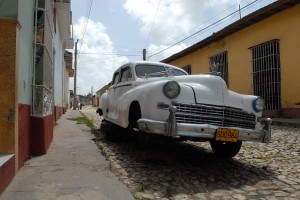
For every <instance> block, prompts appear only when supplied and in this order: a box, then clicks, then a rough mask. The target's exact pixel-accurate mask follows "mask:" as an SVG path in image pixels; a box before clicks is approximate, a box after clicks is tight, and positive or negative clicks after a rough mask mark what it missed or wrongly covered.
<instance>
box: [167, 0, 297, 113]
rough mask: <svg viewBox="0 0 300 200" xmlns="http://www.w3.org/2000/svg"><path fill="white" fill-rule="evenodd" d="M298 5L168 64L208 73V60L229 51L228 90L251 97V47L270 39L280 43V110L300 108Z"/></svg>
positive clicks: (195, 71)
mask: <svg viewBox="0 0 300 200" xmlns="http://www.w3.org/2000/svg"><path fill="white" fill-rule="evenodd" d="M299 32H300V5H297V6H295V7H292V8H290V9H287V10H285V11H283V12H281V13H277V14H275V15H273V16H271V17H269V18H267V19H265V20H263V21H261V22H258V23H256V24H254V25H252V26H250V27H247V28H245V29H243V30H241V31H238V32H236V33H234V34H232V35H230V36H227V37H226V38H224V39H222V40H220V41H218V42H215V43H213V44H211V45H209V46H206V47H204V48H202V49H199V50H197V51H195V52H193V53H191V54H189V55H187V56H184V57H182V58H179V59H177V60H175V61H172V62H171V64H173V65H176V66H179V67H184V66H186V65H191V66H192V74H198V73H203V72H208V71H209V60H208V59H209V57H210V56H213V55H215V54H217V53H220V52H223V51H228V71H229V74H228V77H229V87H230V89H231V90H233V91H236V92H240V93H245V94H253V86H252V85H253V83H252V65H251V62H250V60H251V54H250V53H251V51H250V50H249V48H250V47H252V46H255V45H258V44H261V43H264V42H267V41H270V40H273V39H279V41H280V65H281V96H282V98H281V102H282V108H300V106H299V105H296V103H298V102H300V81H299V74H300V56H299V55H300V48H299V46H300V37H299Z"/></svg>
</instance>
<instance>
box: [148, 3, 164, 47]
mask: <svg viewBox="0 0 300 200" xmlns="http://www.w3.org/2000/svg"><path fill="white" fill-rule="evenodd" d="M160 2H161V0H159V1H158V4H157V7H156V11H155V15H154V19H153V22H152V25H151V28H150V30H149V32H148V36H147V40H148V41H149V38H150V34H151V33H152V29H153V25H154V23H155V20H156V16H157V12H158V9H159V5H160Z"/></svg>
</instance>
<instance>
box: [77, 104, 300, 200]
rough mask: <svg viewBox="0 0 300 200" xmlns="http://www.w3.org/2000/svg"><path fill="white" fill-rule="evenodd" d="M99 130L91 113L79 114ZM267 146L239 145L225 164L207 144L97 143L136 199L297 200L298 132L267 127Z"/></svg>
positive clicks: (103, 139)
mask: <svg viewBox="0 0 300 200" xmlns="http://www.w3.org/2000/svg"><path fill="white" fill-rule="evenodd" d="M82 112H83V113H85V114H87V115H88V116H89V117H90V118H92V119H93V121H94V122H95V124H96V125H97V126H98V125H99V122H100V118H99V116H97V115H95V112H94V110H92V109H91V110H83V111H82ZM272 129H273V137H272V141H271V143H269V144H260V143H250V142H244V143H243V145H242V149H241V151H240V153H239V154H238V155H237V156H236V157H234V158H233V159H230V160H222V159H219V158H217V157H215V156H214V154H213V153H212V151H211V149H210V145H209V143H207V142H206V143H200V142H180V143H179V142H178V143H177V142H175V143H167V144H164V145H162V144H157V143H156V145H155V146H156V147H155V148H149V149H146V150H144V149H141V148H140V147H139V146H138V145H137V144H136V143H134V142H132V141H131V140H125V141H119V142H111V141H109V140H107V137H106V133H102V132H99V133H98V136H97V139H96V144H97V145H98V147H99V148H100V149H101V150H102V153H103V154H104V155H105V156H106V157H107V159H108V160H109V161H110V166H111V170H112V171H113V172H114V173H115V174H116V175H117V176H118V177H119V179H120V181H122V182H123V183H125V184H126V185H127V187H128V188H129V189H130V191H131V192H132V194H133V195H134V196H135V197H136V199H162V200H167V199H170V200H182V199H186V200H188V199H192V200H197V199H211V200H212V199H224V200H225V199H238V200H243V199H267V200H272V199H295V200H297V199H299V198H300V156H299V154H300V145H299V142H300V128H296V127H294V128H293V127H288V126H277V125H272Z"/></svg>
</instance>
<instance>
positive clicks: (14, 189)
mask: <svg viewBox="0 0 300 200" xmlns="http://www.w3.org/2000/svg"><path fill="white" fill-rule="evenodd" d="M79 116H81V114H80V112H79V111H78V110H68V111H67V113H66V114H65V115H63V116H61V118H60V119H59V120H58V121H57V124H56V125H55V127H54V139H53V141H52V144H51V146H50V148H49V150H48V153H47V154H46V155H44V156H40V157H35V158H32V159H31V160H28V161H27V162H26V163H25V166H24V167H23V168H21V170H20V171H19V172H18V173H17V175H16V176H15V178H14V180H13V181H12V183H11V184H10V185H9V186H8V187H7V188H6V190H5V191H4V192H3V193H2V195H1V196H0V200H35V199H36V200H50V199H51V200H52V199H58V200H77V199H81V200H82V199H83V200H95V199H99V200H119V199H120V200H121V199H122V200H123V199H124V200H127V199H128V200H134V198H133V197H132V195H131V194H130V192H129V190H128V189H127V187H126V186H125V185H123V184H122V183H121V182H119V181H118V179H117V178H116V177H115V175H114V174H112V173H111V172H110V170H109V163H108V161H106V159H105V157H103V156H102V155H101V153H100V151H99V150H98V148H97V147H96V145H95V144H94V142H93V141H92V139H93V138H94V136H93V135H92V134H91V133H90V132H89V128H87V127H86V126H85V125H82V124H76V122H75V121H72V120H69V118H75V117H79Z"/></svg>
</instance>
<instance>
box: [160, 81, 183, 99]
mask: <svg viewBox="0 0 300 200" xmlns="http://www.w3.org/2000/svg"><path fill="white" fill-rule="evenodd" d="M163 92H164V95H165V96H166V97H168V98H169V99H174V98H176V97H178V95H179V94H180V85H179V84H178V83H177V82H176V81H169V82H167V83H166V84H165V85H164V87H163Z"/></svg>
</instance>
